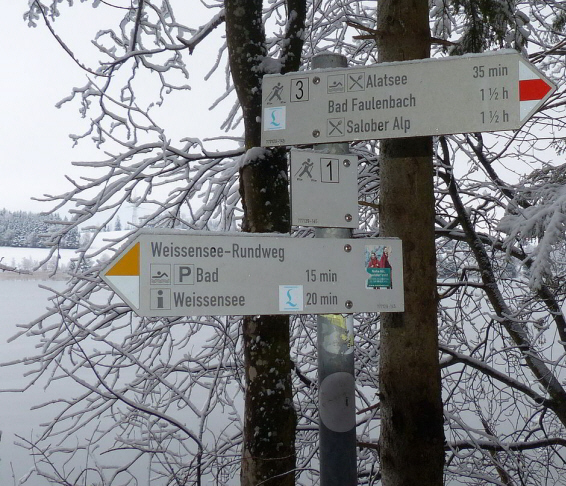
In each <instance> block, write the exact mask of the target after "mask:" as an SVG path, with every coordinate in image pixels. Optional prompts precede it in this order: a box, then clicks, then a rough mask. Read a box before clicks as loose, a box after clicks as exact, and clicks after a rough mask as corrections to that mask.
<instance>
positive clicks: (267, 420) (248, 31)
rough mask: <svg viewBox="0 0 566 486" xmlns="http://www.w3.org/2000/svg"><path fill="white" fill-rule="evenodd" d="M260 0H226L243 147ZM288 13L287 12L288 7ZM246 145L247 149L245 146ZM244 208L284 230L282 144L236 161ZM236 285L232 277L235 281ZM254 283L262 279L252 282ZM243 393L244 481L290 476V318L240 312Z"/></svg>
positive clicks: (255, 96) (288, 482) (289, 481)
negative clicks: (240, 164)
mask: <svg viewBox="0 0 566 486" xmlns="http://www.w3.org/2000/svg"><path fill="white" fill-rule="evenodd" d="M289 4H290V6H291V4H293V5H292V6H293V9H292V12H293V13H292V19H291V18H290V20H289V23H288V29H287V39H288V41H289V42H288V43H287V50H286V51H285V52H284V53H283V55H284V62H283V63H282V70H283V71H288V70H296V69H297V68H298V65H299V62H300V53H301V49H302V40H301V39H300V35H299V33H300V32H302V30H303V27H304V24H303V23H302V22H303V21H304V14H305V2H304V0H294V1H289ZM261 11H262V1H261V0H248V1H246V2H242V1H240V0H226V1H225V12H226V34H227V42H228V53H229V56H230V70H231V72H232V78H233V80H234V85H235V88H236V92H237V93H238V99H239V101H240V104H241V105H242V110H243V115H244V125H245V144H246V149H248V150H249V149H251V148H254V147H259V146H260V138H261V124H260V119H261V80H262V75H263V72H262V69H261V63H262V60H263V59H264V57H265V55H266V50H265V33H264V31H263V19H262V15H261ZM290 15H291V14H290ZM250 153H251V152H248V154H250ZM240 194H241V196H242V205H243V209H244V219H243V222H242V230H243V231H247V232H251V233H258V232H259V233H265V232H279V233H288V232H289V230H290V209H289V190H288V180H287V159H286V156H285V150H284V149H273V150H258V151H257V152H256V153H255V155H254V156H253V157H247V158H246V163H245V164H244V165H243V166H242V168H241V169H240ZM234 284H235V285H237V282H235V283H234ZM257 285H258V286H260V285H261V282H257ZM243 342H244V366H245V382H246V397H245V411H244V432H243V447H242V449H243V450H242V470H241V484H242V486H256V485H259V484H261V485H266V486H269V485H277V486H292V485H294V484H295V427H296V413H295V409H294V407H293V393H292V384H291V370H292V363H291V360H290V346H289V342H290V335H289V318H288V317H287V316H255V317H246V318H245V319H244V325H243Z"/></svg>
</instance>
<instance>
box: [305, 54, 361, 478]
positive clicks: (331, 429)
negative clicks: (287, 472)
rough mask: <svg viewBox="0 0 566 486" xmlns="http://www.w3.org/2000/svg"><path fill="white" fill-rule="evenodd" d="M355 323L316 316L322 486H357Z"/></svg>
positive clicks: (318, 64) (329, 231) (317, 64)
mask: <svg viewBox="0 0 566 486" xmlns="http://www.w3.org/2000/svg"><path fill="white" fill-rule="evenodd" d="M346 66H347V59H346V57H345V56H342V55H340V54H332V53H324V54H319V55H317V56H315V57H314V58H313V62H312V67H313V69H322V68H339V67H341V68H343V67H346ZM318 149H319V150H320V151H322V152H325V153H328V154H335V155H346V154H348V153H349V145H348V143H328V144H321V145H319V146H318ZM315 235H316V237H317V238H349V237H350V236H351V230H350V229H348V228H316V229H315ZM353 339H354V335H353V318H352V316H351V315H348V317H347V318H346V317H344V316H343V315H340V314H319V315H318V316H317V347H318V383H319V434H320V435H319V447H320V484H321V486H355V485H356V484H357V467H356V409H355V391H354V348H353Z"/></svg>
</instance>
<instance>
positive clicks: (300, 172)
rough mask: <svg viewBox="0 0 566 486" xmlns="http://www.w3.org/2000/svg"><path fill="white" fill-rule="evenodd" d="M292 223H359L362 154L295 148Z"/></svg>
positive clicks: (345, 225) (332, 225) (349, 225)
mask: <svg viewBox="0 0 566 486" xmlns="http://www.w3.org/2000/svg"><path fill="white" fill-rule="evenodd" d="M290 160H291V163H290V169H291V174H290V180H291V224H295V225H302V226H315V227H326V228H357V227H358V157H357V156H355V155H335V154H327V153H320V152H313V151H312V150H291V156H290Z"/></svg>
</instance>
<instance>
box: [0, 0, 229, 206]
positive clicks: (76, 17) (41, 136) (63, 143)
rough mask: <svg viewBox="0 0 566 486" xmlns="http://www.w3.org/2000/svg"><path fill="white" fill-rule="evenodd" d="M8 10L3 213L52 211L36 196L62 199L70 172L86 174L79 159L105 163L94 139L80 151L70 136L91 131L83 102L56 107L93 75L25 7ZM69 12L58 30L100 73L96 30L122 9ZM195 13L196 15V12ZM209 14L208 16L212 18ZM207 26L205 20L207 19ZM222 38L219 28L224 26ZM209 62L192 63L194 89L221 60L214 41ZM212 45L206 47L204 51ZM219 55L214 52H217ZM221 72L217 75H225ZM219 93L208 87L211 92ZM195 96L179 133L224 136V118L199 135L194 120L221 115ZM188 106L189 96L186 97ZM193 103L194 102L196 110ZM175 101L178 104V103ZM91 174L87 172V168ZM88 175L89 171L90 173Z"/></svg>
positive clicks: (0, 125) (1, 96) (0, 164)
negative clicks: (32, 22) (27, 16)
mask: <svg viewBox="0 0 566 486" xmlns="http://www.w3.org/2000/svg"><path fill="white" fill-rule="evenodd" d="M5 3H6V5H4V8H3V16H4V23H3V25H4V28H3V33H2V35H3V39H4V46H10V48H7V47H6V48H5V49H3V55H2V61H3V62H2V64H3V66H4V69H3V77H2V78H1V81H0V83H1V86H2V89H1V90H0V108H1V110H0V112H1V113H2V116H1V118H0V119H1V121H0V130H1V132H0V133H1V136H0V154H1V158H0V170H1V177H0V209H1V208H6V209H8V210H11V211H16V210H26V211H34V212H40V211H46V210H48V209H50V208H51V206H52V204H49V203H40V202H38V201H33V200H32V198H33V197H41V196H42V195H43V194H45V193H49V194H60V193H62V192H65V191H66V190H68V189H69V187H70V185H69V183H68V181H66V180H65V175H66V174H68V175H70V176H71V177H74V178H76V177H78V175H79V174H80V173H81V172H80V169H78V168H75V167H73V166H72V165H71V162H72V161H77V160H82V161H89V160H99V159H102V158H105V157H104V155H103V154H102V153H101V152H100V151H97V150H96V149H95V147H94V146H93V145H92V144H91V143H90V142H89V141H86V142H83V143H81V144H79V145H78V146H77V147H75V148H73V142H72V140H71V139H70V138H69V134H70V133H82V132H84V129H85V128H86V126H87V125H86V124H85V123H86V122H85V120H82V119H81V117H80V114H79V113H78V111H77V105H76V104H75V105H72V104H67V105H64V106H63V107H62V108H60V109H58V108H56V107H55V105H56V103H57V102H59V101H60V100H61V99H63V98H65V97H66V96H68V95H69V94H70V92H71V89H72V88H73V87H74V86H83V85H84V84H85V83H86V77H85V76H86V73H85V71H83V70H82V69H81V68H80V67H79V66H77V64H76V63H75V62H74V61H73V60H72V59H71V57H70V56H69V55H68V54H67V53H65V52H64V51H63V49H62V48H61V47H60V46H59V44H58V43H57V41H56V40H55V39H54V37H53V36H52V35H51V34H50V32H49V30H48V29H47V27H46V26H45V25H44V24H43V23H39V25H38V27H36V28H30V27H28V25H27V22H25V21H24V20H23V14H24V12H25V9H26V8H27V7H26V2H16V1H10V2H5ZM61 8H62V11H63V15H62V16H61V17H60V18H58V19H57V21H56V22H55V27H56V28H57V31H58V33H60V34H61V35H62V37H63V38H64V40H65V41H66V42H68V43H69V46H70V47H71V48H72V49H73V51H75V52H76V53H77V55H78V56H79V57H80V59H81V61H83V62H84V63H85V64H87V65H89V64H90V66H89V67H92V68H96V67H97V64H96V61H95V57H94V55H95V54H96V50H95V48H94V46H92V44H91V43H90V39H92V37H93V35H94V33H95V32H96V31H98V30H99V29H101V28H105V27H109V26H111V25H112V24H115V23H114V22H112V21H111V20H108V19H109V15H112V14H113V13H114V14H115V13H123V11H122V12H118V11H116V10H115V9H109V8H108V7H106V8H104V7H103V6H100V7H99V8H97V9H93V8H92V7H91V5H90V4H89V3H87V4H82V3H79V2H76V3H75V6H74V7H73V8H69V7H68V6H67V5H66V4H61ZM191 10H192V15H194V9H191ZM207 16H208V15H207ZM203 23H204V21H203ZM219 33H220V29H219ZM202 47H203V49H201V53H202V54H207V53H208V55H207V56H204V62H201V61H199V60H198V59H196V56H194V57H193V58H191V59H190V60H189V62H190V70H191V73H192V72H193V71H194V69H195V67H198V68H199V69H200V70H201V71H202V72H201V73H199V75H198V76H195V77H194V78H193V79H192V80H191V81H190V82H191V84H192V85H193V86H194V84H195V83H196V82H200V81H199V80H201V79H202V77H203V76H204V74H205V72H206V71H207V70H208V69H210V67H211V66H212V64H213V62H214V59H215V57H216V49H217V45H216V46H214V45H213V43H212V42H210V43H209V44H208V45H207V46H205V45H204V44H203V45H202ZM204 48H206V49H204ZM212 52H214V55H213V56H211V55H210V54H211V53H212ZM222 76H223V73H220V75H219V76H218V78H221V77H222ZM211 91H212V90H209V89H208V90H206V92H207V93H211ZM192 93H194V96H195V97H196V99H195V100H193V101H188V102H187V106H186V108H187V110H185V111H184V113H182V117H181V118H182V120H183V123H182V126H181V127H180V129H181V130H180V132H179V133H178V134H175V133H174V134H173V136H174V138H177V135H178V136H179V137H180V136H181V133H182V136H199V137H201V138H202V137H203V136H211V135H218V134H220V133H219V132H218V129H217V128H215V127H218V120H220V118H219V114H218V115H217V117H216V118H217V119H216V123H213V125H212V127H211V128H210V129H209V130H207V132H208V133H205V132H201V133H196V134H195V133H194V129H193V128H190V127H189V125H190V123H187V120H188V118H192V117H188V116H187V115H188V114H189V113H190V114H194V113H195V112H197V113H199V114H202V115H204V116H199V117H198V120H195V123H196V125H195V126H196V127H197V130H201V129H202V126H203V120H206V121H207V123H208V124H209V125H210V121H211V120H212V119H214V118H215V117H214V116H213V115H214V113H213V114H212V115H211V113H210V112H209V111H208V107H209V106H210V104H211V103H212V101H213V100H214V96H213V93H211V95H210V98H209V99H208V100H204V99H202V98H203V92H202V90H193V91H192V92H191V93H189V96H191V94H192ZM183 96H184V97H185V98H183V100H184V102H185V101H186V100H187V98H186V96H187V94H184V95H183ZM189 103H190V105H189ZM174 104H175V103H174V102H172V103H171V105H174ZM176 110H177V113H179V114H181V113H180V112H179V107H178V104H177V105H176ZM83 171H84V169H83ZM83 173H84V172H83Z"/></svg>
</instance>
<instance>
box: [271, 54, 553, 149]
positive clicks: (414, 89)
mask: <svg viewBox="0 0 566 486" xmlns="http://www.w3.org/2000/svg"><path fill="white" fill-rule="evenodd" d="M555 90H556V87H555V86H554V84H553V83H552V82H550V81H549V80H548V79H546V78H545V77H544V76H543V75H542V74H541V73H540V72H539V71H538V70H536V69H535V68H534V67H533V66H532V65H531V64H530V63H528V62H527V61H526V60H525V59H523V57H521V55H520V54H518V53H517V52H516V51H512V50H504V51H498V52H496V53H487V54H470V55H465V56H459V57H448V58H442V59H425V60H417V61H406V62H395V63H383V64H375V65H372V66H365V67H355V68H345V69H342V68H340V69H325V70H315V71H308V72H297V73H289V74H285V75H267V76H265V77H264V78H263V116H262V145H263V146H266V147H268V146H279V145H300V144H316V143H329V142H346V141H354V140H370V139H386V138H402V137H418V136H427V135H447V134H451V133H470V132H493V131H499V130H515V129H519V128H520V127H521V126H522V125H523V124H524V123H525V122H526V121H527V120H528V119H529V118H530V117H531V116H532V114H533V113H534V112H535V111H536V109H537V108H538V107H539V106H540V105H542V104H543V103H544V102H545V101H546V100H547V99H548V97H549V96H550V95H551V94H552V93H553V92H554V91H555Z"/></svg>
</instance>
